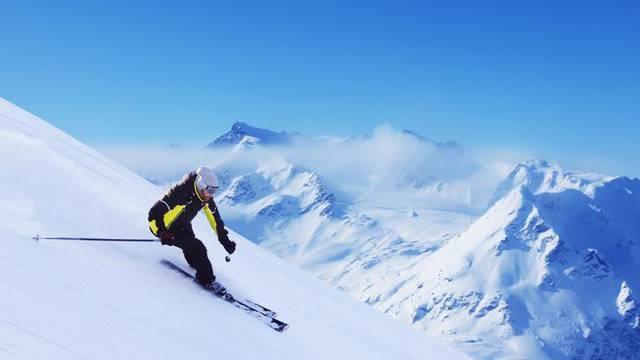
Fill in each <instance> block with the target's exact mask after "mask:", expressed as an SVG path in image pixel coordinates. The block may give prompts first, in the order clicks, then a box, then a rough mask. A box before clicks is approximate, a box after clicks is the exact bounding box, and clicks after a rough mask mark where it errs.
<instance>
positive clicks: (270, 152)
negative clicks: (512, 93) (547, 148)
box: [98, 125, 513, 208]
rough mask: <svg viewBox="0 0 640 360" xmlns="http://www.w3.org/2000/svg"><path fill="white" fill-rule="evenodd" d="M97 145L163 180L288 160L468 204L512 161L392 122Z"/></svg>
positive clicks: (358, 185)
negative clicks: (344, 131) (315, 134)
mask: <svg viewBox="0 0 640 360" xmlns="http://www.w3.org/2000/svg"><path fill="white" fill-rule="evenodd" d="M98 150H100V151H101V152H103V153H104V154H105V155H107V156H109V157H111V158H114V159H115V160H117V161H119V162H120V163H122V164H123V165H125V166H126V167H128V168H129V169H131V170H133V171H134V172H136V173H138V174H140V175H142V176H143V177H145V178H147V179H150V180H152V181H154V182H156V183H158V184H165V183H167V182H170V181H175V180H177V179H179V178H180V177H181V176H182V175H183V174H184V173H186V172H188V171H190V170H193V169H195V168H196V167H197V166H199V165H201V164H204V165H208V166H211V167H214V168H224V169H233V170H234V172H235V173H242V172H248V171H254V170H256V169H258V168H260V167H261V166H264V165H265V164H269V163H273V162H287V163H292V164H295V165H296V166H299V167H302V168H304V169H309V170H311V171H314V172H316V173H318V174H319V175H320V176H321V178H322V179H323V180H324V181H326V182H327V183H328V184H330V185H331V186H332V187H333V188H334V189H336V190H345V189H348V192H351V194H352V195H353V196H368V195H369V194H372V193H375V192H376V191H398V190H403V191H413V192H415V194H416V196H424V197H425V199H432V200H433V199H436V198H437V199H439V200H442V201H450V202H456V203H461V202H466V204H465V205H466V206H469V207H477V208H479V207H481V206H482V205H483V202H485V201H487V200H488V198H490V196H491V193H492V192H493V188H494V187H495V185H496V184H497V183H498V182H499V181H500V180H501V179H502V178H503V177H504V176H505V175H506V172H508V170H509V169H510V167H511V166H512V164H513V162H510V161H505V160H503V159H501V158H509V157H511V156H512V154H511V153H509V154H508V156H507V155H506V154H507V153H506V152H503V153H499V152H497V151H494V152H493V153H490V152H489V151H484V152H478V151H475V150H474V151H467V150H465V149H463V148H461V147H458V146H452V145H443V144H438V143H436V142H433V141H429V140H426V139H423V138H420V137H418V136H415V135H413V134H410V133H406V132H403V131H398V130H396V129H394V128H392V127H391V126H389V125H382V126H379V127H377V128H376V129H375V130H374V131H373V133H372V134H371V135H369V136H363V137H357V138H349V139H342V140H338V139H336V138H334V137H324V138H318V139H308V138H300V139H298V141H296V142H295V143H293V144H291V145H287V146H280V147H260V146H255V147H253V148H248V149H247V148H238V147H235V148H231V149H210V148H205V147H204V146H163V145H157V144H141V145H127V146H102V147H99V149H98ZM478 155H480V156H478ZM505 169H507V170H505ZM345 191H347V190H345Z"/></svg>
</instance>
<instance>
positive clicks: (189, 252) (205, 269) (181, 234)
mask: <svg viewBox="0 0 640 360" xmlns="http://www.w3.org/2000/svg"><path fill="white" fill-rule="evenodd" d="M171 231H173V233H174V235H175V244H174V246H177V247H179V248H180V249H182V252H183V253H184V258H185V260H187V262H188V263H189V266H191V267H192V268H194V269H196V279H197V280H198V281H199V282H200V283H201V284H208V283H210V282H211V281H213V280H215V276H213V267H212V266H211V262H210V261H209V257H208V256H207V248H206V247H205V246H204V244H203V243H202V241H200V240H198V239H197V238H196V235H195V234H194V233H193V229H192V228H191V225H186V226H182V227H180V228H178V229H171Z"/></svg>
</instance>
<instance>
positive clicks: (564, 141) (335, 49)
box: [0, 1, 640, 176]
mask: <svg viewBox="0 0 640 360" xmlns="http://www.w3.org/2000/svg"><path fill="white" fill-rule="evenodd" d="M0 49H1V50H0V52H1V53H2V56H0V96H2V97H4V98H6V99H7V100H9V101H12V102H14V103H16V104H17V105H19V106H21V107H23V108H26V109H27V110H29V111H31V112H33V113H35V114H37V115H39V116H41V117H43V118H44V119H46V120H47V121H49V122H51V123H52V124H54V125H55V126H58V127H59V128H61V129H63V130H65V131H67V132H68V133H70V134H71V135H73V136H75V137H77V138H79V139H80V140H82V141H84V142H87V143H89V144H98V145H105V144H107V145H108V144H132V143H138V142H140V143H148V142H153V143H170V142H176V143H192V144H197V143H202V144H205V143H207V142H209V141H210V140H212V139H213V138H215V137H216V136H217V135H219V134H221V133H223V132H225V131H226V130H227V129H228V128H229V127H230V125H231V124H232V123H233V122H234V121H238V120H242V121H246V122H248V123H250V124H252V125H255V126H260V127H267V128H271V129H274V130H287V131H295V130H297V131H301V132H303V133H305V134H308V135H325V134H333V135H339V136H346V135H352V134H362V133H370V132H371V131H372V130H373V128H375V127H376V126H378V125H380V124H382V123H388V124H390V125H391V126H393V127H395V128H398V129H411V130H413V131H415V132H418V133H420V134H422V135H424V136H427V137H430V138H433V139H436V140H440V141H446V140H455V141H458V142H460V143H462V144H464V145H467V146H471V147H474V146H475V147H495V148H505V149H517V150H523V151H525V152H531V153H534V154H536V155H539V156H544V157H546V158H548V159H550V160H560V161H567V162H569V163H574V164H576V165H577V166H581V167H584V168H592V169H594V170H601V171H609V172H615V173H622V174H627V175H632V176H640V165H638V164H636V163H640V162H639V161H637V159H638V157H639V155H640V151H639V150H638V146H637V139H638V137H639V136H638V134H640V125H639V124H638V120H640V3H638V2H637V1H636V2H633V1H629V2H625V1H615V2H605V1H575V2H572V1H561V2H559V1H538V2H526V3H525V2H514V1H498V2H494V1H488V2H479V1H448V2H429V1H416V2H411V1H388V2H375V1H374V2H371V1H366V2H365V1H363V2H347V1H324V2H313V3H311V2H296V1H292V2H279V1H274V2H266V1H260V2H258V1H255V2H244V1H224V2H220V1H136V2H133V1H131V2H118V1H61V2H58V1H9V2H3V4H2V11H0Z"/></svg>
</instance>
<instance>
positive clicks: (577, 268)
mask: <svg viewBox="0 0 640 360" xmlns="http://www.w3.org/2000/svg"><path fill="white" fill-rule="evenodd" d="M497 193H499V194H500V193H502V194H504V195H502V196H499V200H497V201H495V203H494V204H493V206H492V207H491V208H490V209H489V210H488V211H487V212H486V213H485V214H484V215H483V216H481V217H480V218H479V219H477V220H476V221H475V222H474V223H473V224H472V225H471V226H470V227H469V228H468V229H467V230H465V231H464V232H463V233H462V234H460V235H459V236H457V237H455V238H454V239H452V240H451V241H450V242H448V243H447V244H446V245H444V246H443V247H442V248H441V249H439V250H438V251H436V252H435V253H434V254H433V255H431V256H429V257H427V258H425V260H424V261H423V262H422V263H421V264H419V265H418V266H416V267H415V268H413V269H411V270H410V272H409V273H408V274H406V275H405V278H407V281H406V282H404V283H403V284H402V286H400V287H399V288H398V289H394V291H392V292H390V296H388V297H387V298H385V299H384V300H383V301H382V302H381V303H379V304H377V305H376V307H377V308H379V309H381V310H383V311H385V312H387V313H389V314H391V315H393V316H397V317H398V318H401V319H402V320H403V321H405V322H408V323H413V325H414V326H415V327H416V328H419V329H423V330H424V331H425V332H426V333H427V334H430V335H432V336H437V335H438V334H439V335H440V336H447V337H450V338H456V339H457V341H459V342H460V343H461V344H466V345H465V347H466V348H467V349H468V351H470V352H471V353H474V354H476V355H478V356H480V357H483V358H496V357H506V358H512V357H513V358H522V357H524V358H536V359H539V358H551V359H572V358H580V359H613V358H616V359H634V358H637V356H638V355H637V354H638V353H639V351H640V326H639V324H640V321H639V313H638V309H637V305H636V304H637V303H638V300H637V298H636V297H635V295H633V294H634V293H637V290H635V289H637V288H638V286H639V285H640V284H639V279H638V274H639V273H640V248H639V247H640V245H639V243H638V239H640V223H639V222H637V219H638V218H639V217H640V195H639V194H640V180H637V179H635V180H631V179H628V178H624V177H619V178H610V177H604V176H598V175H594V174H580V173H576V172H565V171H563V170H562V169H561V168H559V167H557V166H549V165H548V164H546V163H545V162H540V161H529V162H525V163H521V164H518V165H517V166H516V167H515V168H514V170H513V172H512V173H511V174H510V175H509V177H508V178H507V180H506V182H504V183H503V184H501V186H499V188H498V191H497Z"/></svg>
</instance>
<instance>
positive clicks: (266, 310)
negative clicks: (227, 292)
mask: <svg viewBox="0 0 640 360" xmlns="http://www.w3.org/2000/svg"><path fill="white" fill-rule="evenodd" d="M243 302H244V303H247V304H249V305H251V307H254V308H257V309H258V310H260V312H261V313H263V314H265V315H267V316H269V317H276V316H278V313H277V312H275V311H273V310H271V309H269V308H267V307H264V306H262V305H260V304H258V303H257V302H255V301H253V300H249V299H244V300H243Z"/></svg>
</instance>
